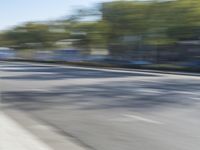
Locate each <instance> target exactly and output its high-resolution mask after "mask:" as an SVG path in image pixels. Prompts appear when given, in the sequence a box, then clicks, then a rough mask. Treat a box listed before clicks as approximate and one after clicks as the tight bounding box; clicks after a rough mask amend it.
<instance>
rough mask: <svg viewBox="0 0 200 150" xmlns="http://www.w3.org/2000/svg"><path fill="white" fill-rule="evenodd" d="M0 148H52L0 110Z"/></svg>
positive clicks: (36, 149) (41, 149) (26, 149)
mask: <svg viewBox="0 0 200 150" xmlns="http://www.w3.org/2000/svg"><path fill="white" fill-rule="evenodd" d="M0 150H52V149H51V148H50V147H49V146H47V145H46V144H44V143H43V142H42V141H40V140H39V139H38V138H37V137H35V136H34V135H32V134H31V133H30V132H28V131H26V130H25V129H23V128H22V127H21V126H20V125H19V124H17V123H16V122H15V121H13V120H12V119H11V118H9V117H8V116H6V115H5V114H3V113H1V112H0Z"/></svg>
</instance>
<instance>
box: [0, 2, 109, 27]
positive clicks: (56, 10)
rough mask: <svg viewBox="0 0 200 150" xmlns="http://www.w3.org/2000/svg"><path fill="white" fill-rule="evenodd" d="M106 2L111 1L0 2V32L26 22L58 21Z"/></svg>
mask: <svg viewBox="0 0 200 150" xmlns="http://www.w3.org/2000/svg"><path fill="white" fill-rule="evenodd" d="M106 1H112V0H0V30H6V29H9V28H10V27H13V26H15V25H18V24H22V23H24V22H28V21H45V20H53V19H58V18H61V17H64V16H68V15H70V14H72V13H73V12H74V11H75V10H76V9H78V8H87V7H92V6H95V4H98V3H101V2H106Z"/></svg>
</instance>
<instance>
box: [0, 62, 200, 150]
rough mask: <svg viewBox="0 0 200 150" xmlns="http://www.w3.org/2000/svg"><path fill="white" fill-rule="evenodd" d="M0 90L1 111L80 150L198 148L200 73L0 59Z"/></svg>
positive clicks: (199, 134)
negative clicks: (29, 120) (28, 121)
mask: <svg viewBox="0 0 200 150" xmlns="http://www.w3.org/2000/svg"><path fill="white" fill-rule="evenodd" d="M0 89H1V97H2V100H1V103H2V105H3V107H4V110H5V112H6V111H8V112H9V110H10V111H12V110H16V111H20V112H22V113H24V114H27V115H29V116H30V117H31V118H32V119H35V120H37V121H38V124H46V125H47V126H50V127H51V128H54V129H55V130H56V131H58V133H59V134H62V135H64V136H65V137H66V138H67V137H70V138H71V139H72V140H73V141H74V142H75V143H78V145H81V146H83V147H84V148H85V149H92V150H199V149H200V130H199V127H200V119H199V118H200V77H199V76H186V75H173V74H160V73H150V72H142V71H141V72H140V71H122V70H108V69H94V68H84V67H72V66H58V65H44V64H36V63H35V64H34V63H15V62H0ZM12 115H13V116H12ZM12 115H11V118H12V117H14V118H15V114H12ZM16 115H17V114H16ZM22 120H23V119H22ZM23 121H26V120H25V119H24V120H23ZM22 124H23V123H22ZM24 128H27V127H26V126H24ZM36 136H38V137H39V136H40V135H36ZM49 143H51V141H49ZM47 144H48V142H47ZM51 144H52V143H51ZM57 150H59V148H57Z"/></svg>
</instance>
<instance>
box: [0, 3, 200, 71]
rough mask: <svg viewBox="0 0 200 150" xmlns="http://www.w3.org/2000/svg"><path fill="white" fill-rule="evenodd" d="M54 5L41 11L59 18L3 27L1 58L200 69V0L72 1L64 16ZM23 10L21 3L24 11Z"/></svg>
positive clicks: (0, 37)
mask: <svg viewBox="0 0 200 150" xmlns="http://www.w3.org/2000/svg"><path fill="white" fill-rule="evenodd" d="M34 3H39V1H37V2H34ZM51 3H52V2H49V4H48V3H45V4H43V3H41V6H43V5H44V8H40V9H41V10H40V9H39V10H40V11H39V10H38V12H37V13H40V14H41V16H42V15H44V16H45V17H46V16H48V15H49V16H52V18H53V17H54V18H55V19H46V20H45V19H44V20H41V18H40V20H41V21H27V22H25V23H19V24H15V25H12V27H7V26H5V27H4V28H3V27H2V29H3V30H2V31H1V32H0V47H1V48H0V59H11V58H12V59H31V60H40V61H41V60H42V61H52V60H53V61H66V62H98V63H106V64H115V65H126V66H129V67H136V66H145V67H149V68H152V67H154V68H157V69H158V68H174V69H184V68H196V69H197V68H199V65H200V60H199V58H200V50H199V48H200V18H199V16H200V9H199V7H200V3H199V1H198V0H168V1H166V0H165V1H161V0H160V1H159V0H149V1H126V0H125V1H124V0H123V1H102V2H101V1H92V0H91V1H85V2H81V3H80V4H79V5H77V4H76V5H75V4H74V3H75V2H70V1H69V2H67V3H68V4H69V5H67V3H66V10H67V8H68V11H66V12H68V13H67V14H66V15H64V12H65V11H63V16H60V17H59V16H58V17H57V18H56V17H55V15H52V14H53V13H54V9H53V8H51V7H50V6H51ZM11 5H12V4H11ZM60 5H61V6H62V7H61V6H60ZM23 6H24V5H22V6H20V5H19V4H18V7H21V8H20V9H24V8H23ZM38 6H39V4H38ZM45 6H46V7H45ZM48 6H49V7H48ZM2 7H3V5H2ZM58 7H61V8H60V9H61V10H65V6H63V3H59V2H58ZM11 8H12V7H11ZM18 9H19V8H18ZM42 9H44V10H43V11H44V14H43V12H42ZM48 9H49V14H48ZM56 9H59V8H56ZM11 11H12V10H11ZM26 11H27V13H28V14H29V13H30V12H29V11H28V10H27V9H25V10H24V13H25V12H26ZM31 11H34V10H31ZM35 11H37V9H35ZM55 12H56V10H55ZM10 14H11V15H13V14H12V13H10V12H7V14H6V15H7V17H8V18H9V17H10ZM23 15H24V16H27V18H25V20H31V16H30V18H29V16H28V15H26V14H23ZM36 16H39V14H38V15H37V14H36ZM45 17H44V18H45ZM49 18H50V17H49Z"/></svg>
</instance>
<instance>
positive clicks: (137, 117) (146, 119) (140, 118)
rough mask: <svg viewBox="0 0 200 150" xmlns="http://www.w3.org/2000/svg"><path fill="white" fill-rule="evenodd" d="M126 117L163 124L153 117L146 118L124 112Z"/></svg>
mask: <svg viewBox="0 0 200 150" xmlns="http://www.w3.org/2000/svg"><path fill="white" fill-rule="evenodd" d="M123 116H124V117H127V118H130V119H134V120H138V121H143V122H147V123H153V124H163V123H162V122H160V121H156V120H152V119H148V118H144V117H140V116H137V115H132V114H123Z"/></svg>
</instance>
